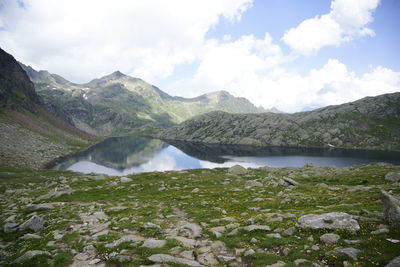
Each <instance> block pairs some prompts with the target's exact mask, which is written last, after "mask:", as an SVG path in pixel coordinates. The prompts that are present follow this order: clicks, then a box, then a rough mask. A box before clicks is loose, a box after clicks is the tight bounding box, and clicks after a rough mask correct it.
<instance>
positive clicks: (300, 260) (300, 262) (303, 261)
mask: <svg viewBox="0 0 400 267" xmlns="http://www.w3.org/2000/svg"><path fill="white" fill-rule="evenodd" d="M309 263H310V261H308V260H306V259H297V260H295V261H294V264H296V265H297V266H299V265H308V264H309Z"/></svg>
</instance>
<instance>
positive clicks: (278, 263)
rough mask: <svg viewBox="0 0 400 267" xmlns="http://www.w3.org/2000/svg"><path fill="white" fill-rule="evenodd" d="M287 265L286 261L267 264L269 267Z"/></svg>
mask: <svg viewBox="0 0 400 267" xmlns="http://www.w3.org/2000/svg"><path fill="white" fill-rule="evenodd" d="M285 265H286V263H285V262H284V261H278V262H276V263H274V264H271V265H267V267H283V266H285Z"/></svg>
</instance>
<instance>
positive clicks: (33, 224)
mask: <svg viewBox="0 0 400 267" xmlns="http://www.w3.org/2000/svg"><path fill="white" fill-rule="evenodd" d="M43 225H44V220H43V219H42V217H40V216H37V215H33V216H32V217H31V218H30V219H29V220H27V221H26V222H24V223H23V224H21V225H20V226H19V227H18V230H20V231H24V230H28V229H31V230H33V231H35V232H39V231H40V230H42V228H43Z"/></svg>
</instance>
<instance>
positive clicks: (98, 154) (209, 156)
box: [48, 136, 400, 175]
mask: <svg viewBox="0 0 400 267" xmlns="http://www.w3.org/2000/svg"><path fill="white" fill-rule="evenodd" d="M371 161H385V162H390V163H393V164H398V165H400V153H399V152H383V151H362V150H346V149H317V148H287V147H254V146H244V145H218V144H202V143H191V142H183V141H170V140H168V141H166V142H163V141H161V140H157V139H150V138H145V137H138V136H128V137H112V138H108V139H106V140H104V141H103V142H101V143H99V144H97V145H95V146H93V147H91V148H89V149H87V150H86V151H83V152H80V153H76V154H73V155H70V156H67V157H64V158H61V159H58V160H57V161H54V162H52V163H50V164H49V166H48V167H49V168H52V169H58V170H71V171H77V172H83V173H91V172H94V173H105V174H108V175H127V174H131V173H138V172H149V171H166V170H182V169H193V168H215V167H230V166H233V165H235V164H241V165H243V166H245V167H254V168H255V167H262V166H270V167H287V166H296V167H300V166H303V165H305V164H307V163H312V164H314V165H333V166H351V165H355V164H361V163H367V162H371Z"/></svg>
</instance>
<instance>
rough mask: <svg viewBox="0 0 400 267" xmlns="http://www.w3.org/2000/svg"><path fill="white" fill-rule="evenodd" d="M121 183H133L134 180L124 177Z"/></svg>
mask: <svg viewBox="0 0 400 267" xmlns="http://www.w3.org/2000/svg"><path fill="white" fill-rule="evenodd" d="M120 181H121V183H130V182H132V179H131V178H128V177H125V176H124V177H121V179H120Z"/></svg>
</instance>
